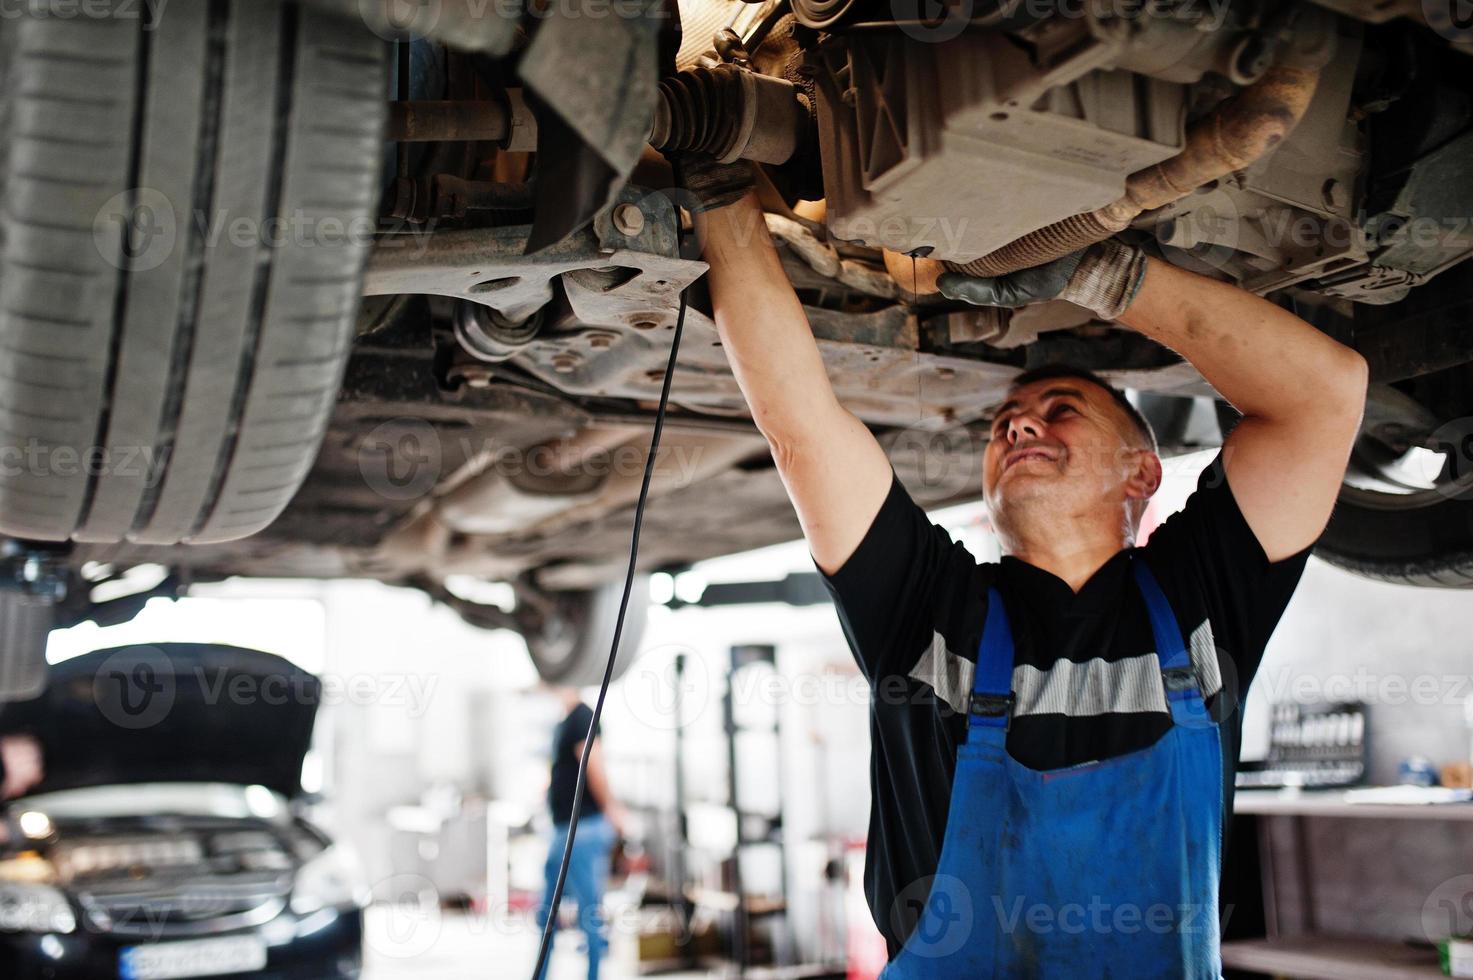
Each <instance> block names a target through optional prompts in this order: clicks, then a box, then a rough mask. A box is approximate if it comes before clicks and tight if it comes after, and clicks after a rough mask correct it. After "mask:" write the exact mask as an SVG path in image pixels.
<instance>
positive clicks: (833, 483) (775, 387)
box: [696, 193, 891, 574]
mask: <svg viewBox="0 0 1473 980" xmlns="http://www.w3.org/2000/svg"><path fill="white" fill-rule="evenodd" d="M696 222H697V223H696V228H697V231H698V233H699V234H700V236H701V241H702V243H703V244H704V248H705V257H706V261H708V262H709V263H710V264H711V271H710V273H709V274H708V276H707V279H708V282H709V283H710V287H711V303H712V306H713V307H714V308H715V312H716V328H717V330H719V331H720V333H721V343H722V344H723V345H724V346H725V348H726V356H727V359H728V360H729V361H730V362H731V368H732V371H733V372H734V373H735V374H736V379H737V384H739V385H740V386H741V389H742V394H743V395H745V396H746V399H747V405H748V407H749V408H750V409H751V410H752V419H753V420H754V421H755V422H756V423H757V428H758V429H759V430H760V431H761V432H762V435H763V436H765V437H766V438H767V442H768V444H769V445H770V446H771V447H772V458H773V459H774V460H775V461H776V463H777V469H778V473H779V474H781V476H782V480H783V484H784V485H785V486H786V487H787V489H788V496H789V497H790V498H792V501H793V506H794V508H795V509H796V510H797V511H798V520H799V521H800V522H801V523H802V525H803V534H804V536H805V537H806V538H807V539H808V548H809V550H810V551H811V552H812V553H813V559H814V561H815V562H817V563H818V567H819V568H820V569H822V570H823V571H824V572H826V573H830V574H832V573H833V572H836V571H838V569H839V568H840V566H842V565H843V564H844V562H845V561H847V560H848V559H849V556H850V555H852V554H853V553H854V549H855V548H857V547H858V546H859V543H860V541H862V540H863V539H864V535H865V532H866V531H868V530H869V526H870V524H871V523H872V522H873V520H874V517H875V514H876V513H878V512H879V509H880V505H881V504H883V503H884V502H885V496H886V494H888V493H889V491H890V480H891V470H890V462H889V460H888V459H886V457H885V453H884V450H882V449H881V448H880V445H879V443H877V442H876V441H875V438H874V436H873V435H871V434H870V431H869V429H867V428H865V426H864V423H863V422H861V421H859V419H857V418H855V417H854V416H853V415H852V414H850V413H849V411H848V410H846V409H845V408H844V407H843V406H842V405H840V404H839V400H838V399H837V398H836V397H835V396H834V390H833V387H832V386H831V385H830V384H829V379H828V375H827V373H826V372H825V371H824V366H823V359H822V358H821V357H820V356H819V352H818V344H817V343H816V342H815V341H814V339H813V331H812V329H811V328H810V327H809V325H808V318H807V317H806V316H805V315H804V314H803V307H802V305H801V304H800V303H799V302H798V297H797V294H795V293H794V292H793V287H792V285H791V284H790V283H789V282H788V277H787V275H786V274H785V273H784V272H783V268H782V263H781V261H780V260H779V259H778V256H777V250H776V249H775V248H774V247H773V244H772V239H771V238H770V237H769V236H768V234H767V225H766V223H765V221H764V219H763V216H762V210H761V208H760V207H759V206H758V204H757V198H756V195H755V194H750V193H749V194H747V195H745V196H744V197H743V198H742V199H741V200H739V201H737V202H736V203H735V204H730V205H728V206H726V207H722V208H718V209H716V210H712V211H706V212H704V213H702V214H699V215H697V218H696Z"/></svg>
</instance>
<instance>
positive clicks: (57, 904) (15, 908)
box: [0, 881, 77, 933]
mask: <svg viewBox="0 0 1473 980" xmlns="http://www.w3.org/2000/svg"><path fill="white" fill-rule="evenodd" d="M76 928H77V916H76V914H75V913H74V912H72V906H71V903H69V902H68V901H67V898H66V896H65V895H63V894H62V893H61V891H60V889H57V888H52V887H51V886H50V885H37V884H27V883H24V882H14V881H12V882H0V932H60V933H69V932H75V931H76Z"/></svg>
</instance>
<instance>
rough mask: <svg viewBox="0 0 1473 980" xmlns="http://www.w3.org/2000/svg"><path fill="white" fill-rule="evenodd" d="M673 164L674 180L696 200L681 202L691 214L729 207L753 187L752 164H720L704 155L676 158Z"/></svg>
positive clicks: (679, 156) (693, 154)
mask: <svg viewBox="0 0 1473 980" xmlns="http://www.w3.org/2000/svg"><path fill="white" fill-rule="evenodd" d="M671 163H672V165H673V166H674V168H675V179H676V180H677V181H678V182H679V183H680V185H681V186H682V187H684V188H685V189H686V190H687V191H689V192H690V194H691V197H692V198H693V200H690V201H682V202H680V203H681V204H682V205H683V206H684V207H685V208H686V210H688V211H691V212H692V213H696V214H699V213H701V212H704V211H715V210H716V209H717V208H724V207H729V206H730V205H733V204H735V203H736V202H737V201H740V200H741V199H742V198H743V197H745V196H746V193H747V192H748V191H750V190H751V189H752V188H753V186H754V181H753V179H752V165H751V164H750V163H748V162H747V161H745V160H737V161H736V162H735V163H719V162H718V161H716V160H713V159H712V158H711V157H709V156H707V155H706V154H704V153H684V154H678V155H676V156H674V157H673V159H672V160H671Z"/></svg>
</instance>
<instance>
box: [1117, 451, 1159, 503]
mask: <svg viewBox="0 0 1473 980" xmlns="http://www.w3.org/2000/svg"><path fill="white" fill-rule="evenodd" d="M1159 489H1161V457H1160V456H1157V455H1156V454H1155V453H1153V452H1152V451H1151V450H1149V449H1137V450H1135V451H1134V452H1133V454H1132V459H1131V471H1130V476H1129V478H1128V479H1127V480H1126V481H1125V495H1126V497H1128V498H1129V499H1131V500H1141V501H1145V500H1150V499H1151V498H1152V497H1153V496H1155V494H1156V491H1157V490H1159Z"/></svg>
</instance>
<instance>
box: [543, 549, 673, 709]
mask: <svg viewBox="0 0 1473 980" xmlns="http://www.w3.org/2000/svg"><path fill="white" fill-rule="evenodd" d="M623 591H624V583H623V582H615V583H610V584H609V585H605V586H602V587H600V588H597V589H593V590H591V591H588V592H557V593H551V594H549V596H548V600H549V602H550V603H551V605H552V611H551V612H552V614H551V615H547V616H544V617H543V623H542V626H541V628H540V629H537V630H535V631H528V632H526V633H524V634H523V636H524V637H525V639H526V641H527V653H528V654H529V655H530V656H531V658H532V664H533V666H535V667H536V668H537V673H538V675H539V676H540V677H541V678H542V679H543V680H544V681H546V682H547V683H549V684H561V685H565V686H568V687H592V686H595V685H597V684H599V683H600V682H601V681H602V680H603V676H604V669H605V667H607V665H608V662H609V646H610V644H612V643H613V641H614V624H615V623H616V621H617V620H618V617H619V599H620V597H621V595H622V594H623ZM649 606H650V582H649V578H648V577H647V576H638V577H636V578H635V580H634V588H633V590H631V592H630V593H629V609H628V611H627V612H626V613H625V616H624V632H623V634H622V636H621V638H620V640H619V654H618V656H617V657H615V659H614V675H613V676H614V679H615V680H617V679H618V678H619V677H620V676H621V675H622V674H623V673H624V671H625V670H626V669H627V668H628V667H629V664H630V663H631V662H632V661H633V660H634V657H635V654H636V653H638V651H639V645H640V641H641V640H642V638H643V636H644V627H645V622H646V620H647V619H648V615H649Z"/></svg>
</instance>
